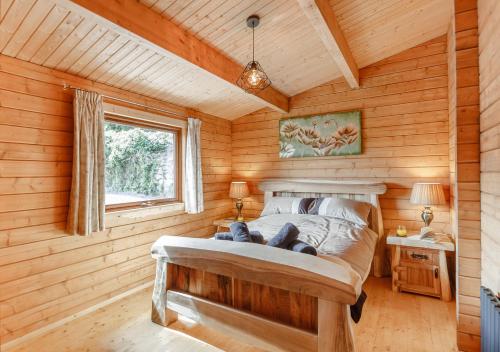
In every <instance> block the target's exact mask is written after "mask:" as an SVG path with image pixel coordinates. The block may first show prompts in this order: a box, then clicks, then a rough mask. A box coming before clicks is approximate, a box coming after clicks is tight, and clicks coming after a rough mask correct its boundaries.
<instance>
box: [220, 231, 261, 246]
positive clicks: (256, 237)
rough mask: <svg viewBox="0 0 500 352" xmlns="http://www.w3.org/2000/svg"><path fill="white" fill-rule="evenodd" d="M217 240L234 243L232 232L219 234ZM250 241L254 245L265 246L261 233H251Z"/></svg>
mask: <svg viewBox="0 0 500 352" xmlns="http://www.w3.org/2000/svg"><path fill="white" fill-rule="evenodd" d="M215 239H216V240H222V241H232V240H233V234H232V233H231V232H219V233H216V234H215ZM250 239H251V240H252V242H253V243H258V244H263V243H264V236H262V234H261V233H260V232H259V231H250Z"/></svg>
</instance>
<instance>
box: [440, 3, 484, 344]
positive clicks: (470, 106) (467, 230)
mask: <svg viewBox="0 0 500 352" xmlns="http://www.w3.org/2000/svg"><path fill="white" fill-rule="evenodd" d="M452 17H453V18H452V21H451V27H450V31H449V51H448V52H449V57H448V59H449V68H450V71H449V72H450V75H449V77H450V84H449V101H450V107H449V112H450V148H451V152H450V155H451V166H450V171H451V173H450V177H451V185H452V187H451V195H452V196H451V199H452V202H451V205H452V223H453V226H452V228H453V233H454V235H455V238H456V259H457V306H458V324H457V325H458V326H457V341H458V346H459V348H460V350H462V351H477V350H478V349H479V344H480V337H479V335H480V318H479V285H480V274H481V270H480V265H481V262H480V256H481V242H480V236H481V234H480V204H479V199H480V193H479V69H478V31H477V7H476V0H466V1H464V0H456V1H454V14H453V16H452Z"/></svg>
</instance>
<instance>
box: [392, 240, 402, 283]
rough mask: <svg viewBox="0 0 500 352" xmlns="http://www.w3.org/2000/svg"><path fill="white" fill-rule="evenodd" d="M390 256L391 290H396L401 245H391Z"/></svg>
mask: <svg viewBox="0 0 500 352" xmlns="http://www.w3.org/2000/svg"><path fill="white" fill-rule="evenodd" d="M391 253H392V258H391V269H392V291H393V292H398V291H399V287H398V280H399V272H398V267H399V261H400V259H401V247H400V246H392V248H391Z"/></svg>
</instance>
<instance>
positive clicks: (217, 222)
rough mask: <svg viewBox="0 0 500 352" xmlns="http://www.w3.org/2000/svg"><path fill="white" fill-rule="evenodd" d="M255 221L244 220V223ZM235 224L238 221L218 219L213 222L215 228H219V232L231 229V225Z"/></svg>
mask: <svg viewBox="0 0 500 352" xmlns="http://www.w3.org/2000/svg"><path fill="white" fill-rule="evenodd" d="M253 220H255V219H254V218H245V219H244V220H243V222H249V221H253ZM233 222H236V220H235V219H234V218H226V219H217V220H215V221H214V222H213V225H214V226H217V232H220V230H221V229H225V228H227V229H229V226H231V224H232V223H233Z"/></svg>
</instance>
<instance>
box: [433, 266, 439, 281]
mask: <svg viewBox="0 0 500 352" xmlns="http://www.w3.org/2000/svg"><path fill="white" fill-rule="evenodd" d="M438 276H439V270H438V268H436V269H434V278H436V279H437V278H438Z"/></svg>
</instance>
